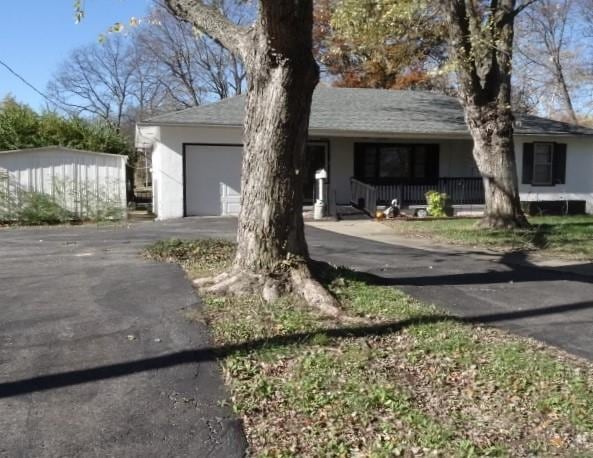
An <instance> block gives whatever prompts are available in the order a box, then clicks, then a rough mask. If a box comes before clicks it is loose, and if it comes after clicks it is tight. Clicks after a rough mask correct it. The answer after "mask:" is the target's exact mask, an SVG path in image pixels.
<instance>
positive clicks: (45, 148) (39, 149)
mask: <svg viewBox="0 0 593 458" xmlns="http://www.w3.org/2000/svg"><path fill="white" fill-rule="evenodd" d="M54 151H65V152H67V153H81V154H94V155H97V156H109V157H121V158H123V159H126V160H127V159H128V158H127V156H124V155H123V154H111V153H100V152H98V151H88V150H83V149H75V148H68V147H65V146H56V145H51V146H40V147H37V148H23V149H10V150H6V151H0V154H11V153H39V152H54Z"/></svg>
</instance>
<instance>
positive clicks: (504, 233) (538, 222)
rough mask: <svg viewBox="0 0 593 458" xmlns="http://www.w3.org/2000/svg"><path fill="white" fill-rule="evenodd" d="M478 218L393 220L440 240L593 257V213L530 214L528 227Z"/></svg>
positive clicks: (401, 230) (407, 231)
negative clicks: (490, 225)
mask: <svg viewBox="0 0 593 458" xmlns="http://www.w3.org/2000/svg"><path fill="white" fill-rule="evenodd" d="M476 221H477V220H475V219H471V218H460V219H441V220H426V221H423V220H391V221H386V222H385V224H387V225H389V227H391V228H392V229H393V230H394V231H395V232H397V233H398V234H401V235H406V236H411V237H423V238H431V239H434V240H437V241H441V242H451V243H457V244H462V245H472V246H482V247H488V248H495V249H504V250H535V251H538V252H541V253H544V254H550V255H554V256H562V257H568V258H572V259H581V260H593V216H589V215H587V216H540V217H532V218H529V221H530V223H531V224H532V225H533V228H532V229H528V230H514V231H511V230H485V229H481V228H480V229H478V228H477V227H476Z"/></svg>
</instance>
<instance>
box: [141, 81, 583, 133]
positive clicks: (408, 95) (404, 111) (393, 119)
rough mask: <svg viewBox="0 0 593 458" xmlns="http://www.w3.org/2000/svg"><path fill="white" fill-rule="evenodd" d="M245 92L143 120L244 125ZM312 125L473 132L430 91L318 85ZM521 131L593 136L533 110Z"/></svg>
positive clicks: (450, 102) (455, 105)
mask: <svg viewBox="0 0 593 458" xmlns="http://www.w3.org/2000/svg"><path fill="white" fill-rule="evenodd" d="M244 111H245V96H243V95H242V96H236V97H231V98H228V99H225V100H222V101H220V102H216V103H212V104H208V105H201V106H198V107H193V108H188V109H186V110H181V111H177V112H172V113H166V114H163V115H159V116H155V117H153V118H150V119H148V120H146V121H144V122H142V123H141V124H142V125H180V126H183V125H192V126H195V125H204V126H223V127H225V126H226V127H231V126H233V127H239V126H242V125H243V118H244ZM309 130H310V131H312V132H314V131H336V132H356V133H361V134H364V133H377V134H378V133H382V134H408V135H409V134H420V135H422V134H425V135H435V134H440V135H461V136H465V135H469V132H468V130H467V126H466V124H465V121H464V114H463V109H462V107H461V105H460V104H459V101H458V100H457V99H456V98H454V97H450V96H446V95H442V94H437V93H434V92H428V91H408V90H404V91H397V90H384V89H348V88H330V87H323V86H319V87H317V89H316V90H315V93H314V95H313V104H312V108H311V120H310V123H309ZM515 132H516V133H517V134H520V135H521V134H522V135H593V129H588V128H585V127H580V126H576V125H573V124H569V123H564V122H559V121H554V120H551V119H546V118H541V117H537V116H530V115H517V116H516V122H515Z"/></svg>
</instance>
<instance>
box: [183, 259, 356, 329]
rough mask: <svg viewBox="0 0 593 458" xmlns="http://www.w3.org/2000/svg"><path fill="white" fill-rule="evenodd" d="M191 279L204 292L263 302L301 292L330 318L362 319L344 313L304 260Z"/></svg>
mask: <svg viewBox="0 0 593 458" xmlns="http://www.w3.org/2000/svg"><path fill="white" fill-rule="evenodd" d="M193 283H194V285H195V286H196V287H197V288H198V290H199V291H200V292H201V293H204V294H214V295H219V296H224V295H233V296H245V295H260V296H261V297H262V298H263V299H264V300H265V301H267V302H273V301H275V300H277V299H278V298H280V297H281V296H282V295H284V294H289V293H293V294H297V295H299V296H301V297H302V298H303V299H304V300H305V302H306V303H307V304H308V305H309V306H310V307H312V308H314V309H316V310H318V311H320V312H321V313H322V314H323V315H325V316H327V317H330V318H332V319H335V320H338V321H342V322H353V323H359V322H366V321H365V320H363V319H361V318H355V317H351V316H348V315H347V314H345V312H344V311H343V310H342V308H341V307H340V303H339V302H338V300H337V299H336V298H335V297H334V296H333V295H332V294H331V293H330V292H329V291H328V290H327V288H325V287H324V286H323V285H322V284H321V283H320V282H319V281H317V280H316V279H315V278H313V276H312V274H311V271H310V270H309V267H308V266H307V265H306V264H304V263H297V264H296V265H292V266H290V268H289V269H286V270H285V271H283V272H282V273H280V274H253V273H247V272H244V271H239V270H230V271H228V272H224V273H222V274H220V275H216V276H214V277H206V278H198V279H195V280H194V282H193Z"/></svg>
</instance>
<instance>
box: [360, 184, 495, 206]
mask: <svg viewBox="0 0 593 458" xmlns="http://www.w3.org/2000/svg"><path fill="white" fill-rule="evenodd" d="M433 190H434V191H439V192H444V193H446V194H447V195H448V196H449V202H450V203H451V204H452V205H483V204H484V184H483V182H482V178H480V177H468V178H465V177H451V178H439V179H438V180H437V182H436V183H434V184H410V183H393V184H385V183H365V182H364V181H361V180H357V179H356V178H352V179H351V180H350V191H351V202H352V204H353V205H355V206H357V207H360V208H362V209H364V210H366V211H367V212H368V213H369V214H371V215H374V214H375V212H376V210H377V205H378V204H389V203H390V202H391V201H392V200H393V199H397V201H398V202H399V205H400V207H402V208H404V207H408V206H410V205H425V204H426V196H425V194H426V193H427V192H428V191H433Z"/></svg>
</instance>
